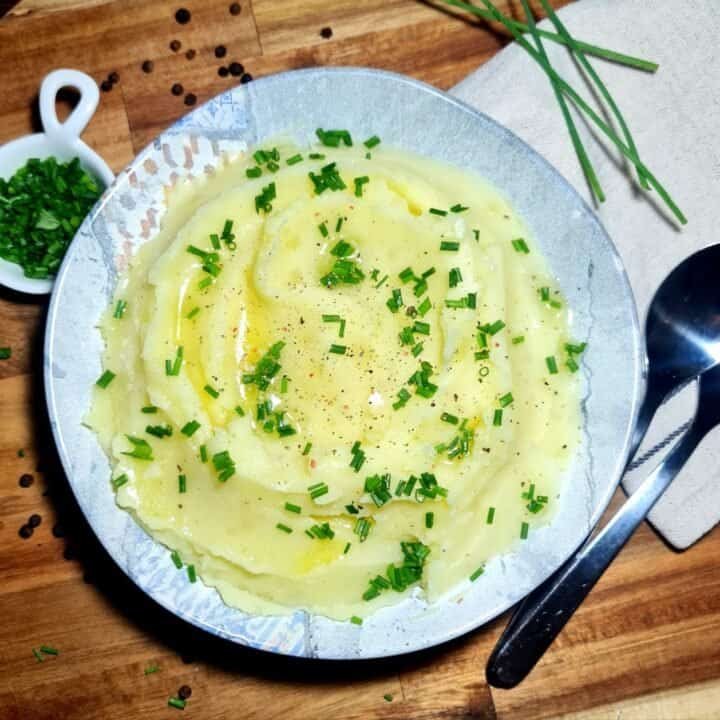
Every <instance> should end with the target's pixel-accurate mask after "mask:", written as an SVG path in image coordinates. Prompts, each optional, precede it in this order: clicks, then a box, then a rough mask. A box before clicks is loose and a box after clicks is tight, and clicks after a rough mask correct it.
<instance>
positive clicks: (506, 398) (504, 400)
mask: <svg viewBox="0 0 720 720" xmlns="http://www.w3.org/2000/svg"><path fill="white" fill-rule="evenodd" d="M513 400H514V398H513V395H512V393H510V392H509V393H505V394H504V395H503V396H502V397H501V398H500V400H499V401H498V402H499V403H500V407H504V408H505V407H507V406H508V405H510V404H512V401H513Z"/></svg>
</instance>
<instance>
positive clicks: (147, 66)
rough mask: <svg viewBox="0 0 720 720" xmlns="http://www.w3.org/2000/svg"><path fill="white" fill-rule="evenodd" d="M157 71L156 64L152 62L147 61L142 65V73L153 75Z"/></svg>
mask: <svg viewBox="0 0 720 720" xmlns="http://www.w3.org/2000/svg"><path fill="white" fill-rule="evenodd" d="M154 69H155V63H154V62H153V61H152V60H146V61H145V62H144V63H143V64H142V71H143V72H144V73H151V72H152V71H153V70H154Z"/></svg>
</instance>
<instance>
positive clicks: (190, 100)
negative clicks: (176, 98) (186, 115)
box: [185, 93, 197, 105]
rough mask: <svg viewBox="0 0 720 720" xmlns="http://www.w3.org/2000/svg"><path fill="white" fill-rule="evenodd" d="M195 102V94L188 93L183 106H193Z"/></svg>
mask: <svg viewBox="0 0 720 720" xmlns="http://www.w3.org/2000/svg"><path fill="white" fill-rule="evenodd" d="M196 102H197V95H195V93H188V94H187V95H186V96H185V104H186V105H194V104H195V103H196Z"/></svg>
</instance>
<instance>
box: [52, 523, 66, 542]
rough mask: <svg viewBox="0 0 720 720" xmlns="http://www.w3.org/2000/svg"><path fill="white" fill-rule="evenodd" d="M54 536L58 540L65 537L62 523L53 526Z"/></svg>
mask: <svg viewBox="0 0 720 720" xmlns="http://www.w3.org/2000/svg"><path fill="white" fill-rule="evenodd" d="M52 534H53V535H54V536H55V537H56V538H61V537H65V528H64V527H63V526H62V525H61V524H60V523H56V524H55V525H53V529H52Z"/></svg>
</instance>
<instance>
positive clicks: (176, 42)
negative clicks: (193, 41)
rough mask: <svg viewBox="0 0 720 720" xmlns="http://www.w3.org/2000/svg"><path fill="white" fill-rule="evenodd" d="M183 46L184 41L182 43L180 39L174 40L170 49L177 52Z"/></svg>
mask: <svg viewBox="0 0 720 720" xmlns="http://www.w3.org/2000/svg"><path fill="white" fill-rule="evenodd" d="M181 47H182V43H181V42H180V41H179V40H173V41H172V42H171V43H170V49H171V50H172V51H173V52H177V51H178V50H179V49H180V48H181Z"/></svg>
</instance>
